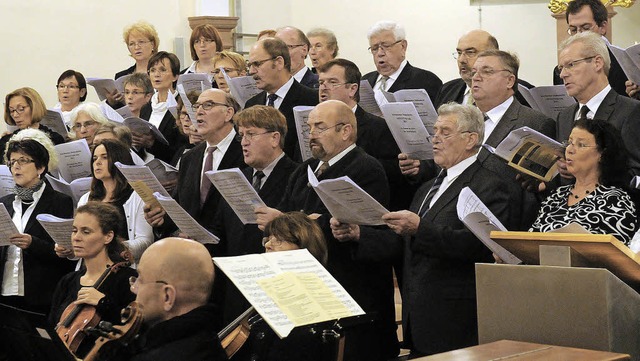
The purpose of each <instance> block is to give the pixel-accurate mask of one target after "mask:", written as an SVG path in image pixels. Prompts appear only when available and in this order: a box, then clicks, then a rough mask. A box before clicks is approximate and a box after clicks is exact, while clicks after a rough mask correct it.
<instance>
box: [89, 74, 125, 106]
mask: <svg viewBox="0 0 640 361" xmlns="http://www.w3.org/2000/svg"><path fill="white" fill-rule="evenodd" d="M87 84H89V85H91V86H92V87H93V88H94V89H95V90H96V93H97V94H98V98H100V101H104V100H106V99H107V94H109V93H112V92H113V91H114V90H116V89H118V87H117V85H116V82H115V80H113V79H104V78H87ZM120 92H122V91H120Z"/></svg>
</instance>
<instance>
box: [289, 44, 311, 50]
mask: <svg viewBox="0 0 640 361" xmlns="http://www.w3.org/2000/svg"><path fill="white" fill-rule="evenodd" d="M305 45H307V44H291V45H289V44H287V48H289V50H293V49H295V48H299V47H301V46H305Z"/></svg>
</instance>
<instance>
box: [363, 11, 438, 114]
mask: <svg viewBox="0 0 640 361" xmlns="http://www.w3.org/2000/svg"><path fill="white" fill-rule="evenodd" d="M367 37H368V38H369V50H370V51H371V54H372V55H373V62H374V64H375V66H376V71H372V72H370V73H368V74H365V75H364V76H363V79H366V80H367V81H368V82H369V84H371V87H372V88H373V90H374V93H375V95H376V100H377V101H378V103H379V104H383V103H384V102H386V100H385V99H384V96H383V95H382V92H381V90H384V91H388V92H391V93H393V92H395V91H396V90H401V89H424V90H426V91H427V93H428V94H429V98H431V99H432V100H433V99H435V98H436V96H437V95H438V91H439V90H440V87H441V86H442V81H441V80H440V78H438V76H437V75H435V74H434V73H432V72H430V71H428V70H424V69H420V68H416V67H414V66H412V65H411V64H409V62H408V61H407V60H406V56H405V55H406V52H407V40H406V39H405V31H404V28H403V27H402V26H401V25H400V24H397V23H395V22H392V21H379V22H378V23H376V24H375V25H373V27H372V28H371V29H370V30H369V33H368V34H367Z"/></svg>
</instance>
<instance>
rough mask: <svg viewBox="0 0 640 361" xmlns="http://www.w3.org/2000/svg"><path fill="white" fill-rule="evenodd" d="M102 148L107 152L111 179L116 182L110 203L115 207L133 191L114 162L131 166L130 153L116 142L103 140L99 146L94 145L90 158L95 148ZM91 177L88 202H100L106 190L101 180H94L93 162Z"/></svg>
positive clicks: (121, 203) (124, 200)
mask: <svg viewBox="0 0 640 361" xmlns="http://www.w3.org/2000/svg"><path fill="white" fill-rule="evenodd" d="M101 145H102V146H104V147H105V149H106V151H107V162H108V165H107V167H108V170H109V174H111V177H112V178H113V179H114V180H115V182H116V189H115V190H114V199H113V201H112V203H114V204H117V205H120V206H121V205H123V204H124V202H126V201H127V199H129V197H130V196H131V192H133V189H132V188H131V186H130V185H129V183H127V179H126V178H125V177H124V176H123V175H122V173H120V171H119V170H118V168H117V167H116V162H120V163H122V164H126V165H133V164H134V163H133V158H131V153H130V152H129V150H127V148H126V147H125V146H124V145H122V143H120V142H118V141H114V140H111V139H105V140H103V141H102V142H100V144H98V145H96V146H95V147H94V148H93V150H92V151H91V156H92V159H93V155H94V154H95V151H96V148H98V147H99V146H101ZM91 176H92V177H93V180H92V181H91V191H90V192H89V200H90V201H102V200H103V199H104V197H106V195H107V190H106V189H105V188H104V184H103V183H102V181H101V180H99V179H96V176H95V174H94V172H93V161H92V162H91Z"/></svg>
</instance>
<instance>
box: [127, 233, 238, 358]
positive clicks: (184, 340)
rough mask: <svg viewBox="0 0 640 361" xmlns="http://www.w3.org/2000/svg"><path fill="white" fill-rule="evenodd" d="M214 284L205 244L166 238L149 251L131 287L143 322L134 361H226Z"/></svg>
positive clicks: (144, 255) (139, 266) (211, 266)
mask: <svg viewBox="0 0 640 361" xmlns="http://www.w3.org/2000/svg"><path fill="white" fill-rule="evenodd" d="M213 279H214V271H213V261H212V260H211V256H210V255H209V252H208V251H207V249H206V248H205V247H204V246H203V245H202V244H201V243H198V242H195V241H191V240H187V239H182V238H166V239H163V240H160V241H158V242H156V243H154V244H152V245H151V246H149V248H147V250H146V251H145V252H144V253H143V254H142V258H141V259H140V262H139V263H138V278H136V279H132V281H133V282H132V283H131V290H132V291H133V292H134V293H135V294H136V302H137V303H138V305H139V306H140V307H141V309H142V313H143V318H144V321H143V322H144V324H143V331H142V333H141V335H140V337H139V339H138V343H137V344H136V345H134V347H133V348H134V350H135V351H134V352H133V353H134V354H135V355H134V356H133V357H132V358H131V361H147V360H148V361H164V360H167V361H169V360H172V361H173V360H208V361H217V360H226V359H227V356H226V355H225V353H224V350H223V349H222V346H221V345H220V340H218V335H217V330H219V329H220V327H219V325H216V324H215V323H214V322H212V320H214V319H216V318H217V317H216V310H215V308H214V306H213V305H211V304H209V303H208V300H209V296H210V293H211V288H212V285H213Z"/></svg>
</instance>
